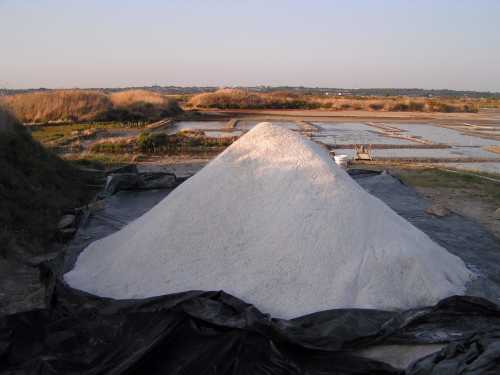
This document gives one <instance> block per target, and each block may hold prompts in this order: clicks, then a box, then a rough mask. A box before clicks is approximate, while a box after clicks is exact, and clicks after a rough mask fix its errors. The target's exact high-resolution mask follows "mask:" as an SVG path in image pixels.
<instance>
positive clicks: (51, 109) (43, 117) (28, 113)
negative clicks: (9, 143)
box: [3, 90, 112, 122]
mask: <svg viewBox="0 0 500 375" xmlns="http://www.w3.org/2000/svg"><path fill="white" fill-rule="evenodd" d="M3 100H4V101H5V104H6V105H7V107H9V108H10V109H11V110H12V111H13V112H14V113H15V115H16V116H17V117H18V118H19V119H20V120H21V121H23V122H47V121H85V120H91V119H92V118H94V117H95V116H97V115H98V114H99V113H102V112H105V111H107V110H108V109H110V108H111V107H112V104H111V101H110V100H109V98H108V97H107V96H106V95H105V94H103V93H100V92H95V91H82V90H58V91H49V92H36V93H29V94H19V95H13V96H7V97H5V98H4V99H3Z"/></svg>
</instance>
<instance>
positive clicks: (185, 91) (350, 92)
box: [0, 86, 500, 99]
mask: <svg viewBox="0 0 500 375" xmlns="http://www.w3.org/2000/svg"><path fill="white" fill-rule="evenodd" d="M219 88H220V87H215V86H190V87H182V86H141V87H124V88H94V89H89V90H91V91H99V92H103V93H113V92H120V91H128V90H147V91H152V92H157V93H161V94H166V95H190V94H200V93H204V92H214V91H216V90H218V89H219ZM232 88H235V89H242V90H249V91H257V92H273V91H293V92H297V93H301V94H316V95H318V94H319V95H326V94H328V95H338V94H339V93H340V94H342V96H409V97H451V98H459V97H469V98H491V99H500V92H489V91H470V90H448V89H440V90H428V89H418V88H403V89H401V88H366V89H363V88H361V89H359V88H358V89H350V88H338V87H304V86H241V87H232ZM44 91H54V90H49V89H46V88H38V89H24V90H10V89H0V96H2V95H4V96H5V95H14V94H20V93H31V92H44Z"/></svg>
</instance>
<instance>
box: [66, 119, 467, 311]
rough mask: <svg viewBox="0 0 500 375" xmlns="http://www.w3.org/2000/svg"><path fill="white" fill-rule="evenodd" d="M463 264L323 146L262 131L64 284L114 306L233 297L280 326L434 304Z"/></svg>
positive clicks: (99, 250)
mask: <svg viewBox="0 0 500 375" xmlns="http://www.w3.org/2000/svg"><path fill="white" fill-rule="evenodd" d="M470 277H471V273H470V272H469V271H468V270H467V268H466V266H465V265H464V263H463V262H462V260H460V259H459V258H457V257H456V256H454V255H452V254H450V253H448V252H447V251H446V250H445V249H444V248H442V247H441V246H439V245H438V244H436V243H434V242H433V241H432V240H431V239H430V238H429V237H428V236H427V235H426V234H424V233H423V232H421V231H420V230H418V229H417V228H415V227H414V226H412V225H411V224H410V223H408V222H407V221H406V220H405V219H403V218H402V217H400V216H399V215H397V214H396V213H395V212H394V211H392V210H391V209H390V208H389V207H388V206H387V205H385V204H384V203H383V202H382V201H380V200H379V199H377V198H375V197H373V196H372V195H370V194H368V193H367V192H365V191H364V190H363V189H362V188H361V187H360V186H359V185H358V184H357V183H356V182H355V181H354V180H352V179H351V177H350V176H349V175H348V174H347V173H346V172H344V171H343V170H342V169H341V168H340V167H338V166H337V165H335V163H334V161H333V160H332V159H331V157H330V156H329V155H328V153H327V152H326V151H325V150H323V149H322V148H321V147H320V146H319V145H317V144H315V143H313V142H311V141H309V140H307V139H305V138H304V137H302V136H301V135H299V134H297V133H294V132H292V131H290V130H287V129H284V128H280V127H278V126H274V125H271V124H268V123H263V124H259V125H258V126H256V127H255V128H254V129H253V130H251V131H249V132H248V133H247V134H246V135H245V136H243V137H242V138H241V139H240V140H238V141H237V142H235V143H234V144H233V145H232V146H231V147H229V148H228V149H227V150H226V151H225V152H223V153H222V154H221V155H220V156H219V157H217V158H216V159H214V160H213V161H212V162H211V163H210V164H208V165H207V166H206V167H205V168H204V169H202V170H201V171H200V172H199V173H198V174H196V175H195V176H194V177H192V178H191V179H189V180H187V181H186V182H185V183H184V184H182V185H181V186H180V187H178V188H177V189H176V190H174V191H173V192H172V193H171V194H170V195H168V196H167V197H166V198H165V199H164V200H163V201H161V202H160V203H159V204H158V205H156V206H155V207H154V208H153V209H151V210H150V211H149V212H147V213H146V214H144V215H143V216H142V217H140V218H138V219H137V220H135V221H134V222H132V223H130V224H129V225H127V226H126V227H125V228H123V229H122V230H120V231H119V232H116V233H114V234H113V235H111V236H109V237H107V238H104V239H102V240H99V241H96V242H94V243H92V244H91V245H90V246H88V247H87V248H86V249H85V250H84V252H83V253H82V254H81V255H80V256H79V258H78V260H77V263H76V265H75V268H74V269H73V270H72V271H71V272H69V273H67V274H66V275H65V280H66V281H67V282H68V283H69V284H70V285H71V286H72V287H75V288H78V289H82V290H85V291H87V292H90V293H93V294H96V295H99V296H105V297H112V298H117V299H123V298H142V297H151V296H157V295H162V294H168V293H175V292H182V291H187V290H224V291H226V292H228V293H230V294H233V295H235V296H237V297H239V298H242V299H243V300H245V301H247V302H249V303H252V304H254V305H256V307H258V308H259V309H260V310H261V311H264V312H267V313H270V314H272V315H273V316H276V317H282V318H291V317H297V316H300V315H304V314H308V313H312V312H316V311H319V310H325V309H330V308H339V307H367V308H380V309H400V308H411V307H416V306H423V305H428V304H433V303H435V302H437V301H438V300H440V299H442V298H444V297H447V296H450V295H454V294H462V293H463V292H464V289H465V287H464V285H465V283H466V282H467V281H468V280H469V279H470Z"/></svg>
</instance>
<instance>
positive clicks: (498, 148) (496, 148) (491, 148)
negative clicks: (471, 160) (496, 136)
mask: <svg viewBox="0 0 500 375" xmlns="http://www.w3.org/2000/svg"><path fill="white" fill-rule="evenodd" d="M484 149H485V150H486V151H490V152H494V153H495V154H500V146H487V147H485V148H484Z"/></svg>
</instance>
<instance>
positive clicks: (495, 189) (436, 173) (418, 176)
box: [398, 168, 500, 205]
mask: <svg viewBox="0 0 500 375" xmlns="http://www.w3.org/2000/svg"><path fill="white" fill-rule="evenodd" d="M398 175H399V177H400V178H401V180H402V181H403V182H404V183H405V184H407V185H410V186H414V187H424V188H449V189H465V190H467V191H469V192H470V194H472V195H474V196H476V197H480V198H483V199H488V200H491V201H493V202H495V203H496V204H498V205H500V184H499V183H495V182H493V181H489V180H486V179H484V178H481V177H480V176H485V177H493V178H495V177H496V178H498V176H496V175H493V174H488V173H480V174H477V173H474V174H470V173H467V172H449V171H444V170H441V169H434V168H432V169H420V170H419V169H416V170H405V171H398Z"/></svg>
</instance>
